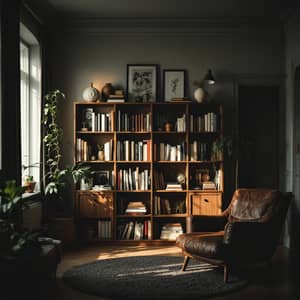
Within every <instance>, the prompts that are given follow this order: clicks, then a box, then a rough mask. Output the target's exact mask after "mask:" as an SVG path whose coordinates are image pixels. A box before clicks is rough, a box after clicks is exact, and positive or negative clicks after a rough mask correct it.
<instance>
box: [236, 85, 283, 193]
mask: <svg viewBox="0 0 300 300" xmlns="http://www.w3.org/2000/svg"><path fill="white" fill-rule="evenodd" d="M279 92H280V90H279V86H246V85H239V87H238V127H237V128H238V147H237V148H238V149H237V150H238V175H237V187H239V188H243V187H244V188H274V189H278V187H279V149H278V148H279V123H278V122H279Z"/></svg>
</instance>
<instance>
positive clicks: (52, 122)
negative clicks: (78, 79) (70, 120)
mask: <svg viewBox="0 0 300 300" xmlns="http://www.w3.org/2000/svg"><path fill="white" fill-rule="evenodd" d="M64 99H65V95H64V94H63V93H62V92H61V91H59V90H55V91H51V92H49V93H48V94H46V96H45V104H44V111H43V124H44V133H45V135H44V140H43V141H44V146H45V160H46V161H45V195H46V196H47V197H48V198H55V200H62V199H63V197H64V192H65V188H66V186H67V185H68V184H72V183H77V182H78V180H80V179H81V178H88V177H90V176H91V174H92V173H91V171H90V167H88V166H84V165H82V164H74V165H73V166H71V167H66V168H61V167H60V160H61V148H60V139H61V136H62V133H63V131H62V129H61V128H60V126H59V124H58V120H57V105H58V102H59V101H61V100H64Z"/></svg>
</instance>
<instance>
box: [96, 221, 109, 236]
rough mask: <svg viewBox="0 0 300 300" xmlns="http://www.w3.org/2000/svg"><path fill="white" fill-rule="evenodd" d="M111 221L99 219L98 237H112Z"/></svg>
mask: <svg viewBox="0 0 300 300" xmlns="http://www.w3.org/2000/svg"><path fill="white" fill-rule="evenodd" d="M111 238H112V234H111V221H106V220H98V239H99V240H101V239H111Z"/></svg>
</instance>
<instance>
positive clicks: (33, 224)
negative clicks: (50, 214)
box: [23, 201, 42, 230]
mask: <svg viewBox="0 0 300 300" xmlns="http://www.w3.org/2000/svg"><path fill="white" fill-rule="evenodd" d="M41 226H42V203H41V202H40V201H36V202H32V203H29V204H28V207H27V208H26V209H25V210H24V211H23V228H27V229H29V230H36V229H40V228H41Z"/></svg>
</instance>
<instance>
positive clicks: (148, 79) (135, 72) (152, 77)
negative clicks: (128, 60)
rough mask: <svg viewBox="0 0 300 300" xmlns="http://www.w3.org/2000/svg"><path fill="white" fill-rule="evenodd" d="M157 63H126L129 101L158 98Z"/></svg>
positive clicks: (148, 100)
mask: <svg viewBox="0 0 300 300" xmlns="http://www.w3.org/2000/svg"><path fill="white" fill-rule="evenodd" d="M157 85H158V65H150V64H148V65H127V99H128V101H129V102H155V101H156V99H157V98H158V94H157V93H158V87H157Z"/></svg>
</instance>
